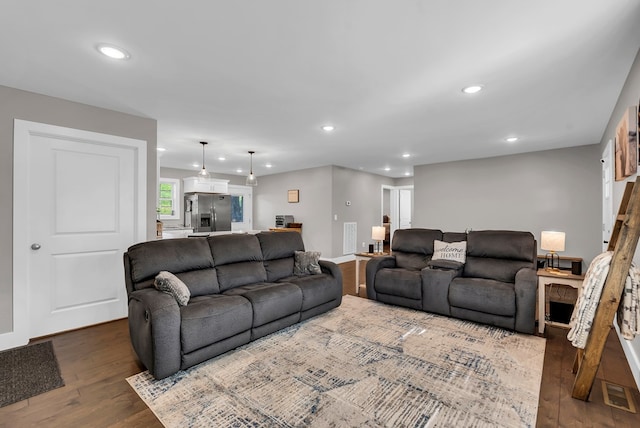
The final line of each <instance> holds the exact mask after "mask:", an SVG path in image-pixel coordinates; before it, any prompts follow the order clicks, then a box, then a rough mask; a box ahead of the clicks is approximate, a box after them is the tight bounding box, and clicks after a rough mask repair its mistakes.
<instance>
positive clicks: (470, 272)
mask: <svg viewBox="0 0 640 428" xmlns="http://www.w3.org/2000/svg"><path fill="white" fill-rule="evenodd" d="M522 268H531V263H529V262H523V261H517V260H505V259H490V258H485V257H470V256H467V262H466V263H465V265H464V273H463V276H465V277H471V278H485V279H495V280H496V281H503V282H512V283H513V282H515V280H516V274H517V273H518V271H519V270H520V269H522Z"/></svg>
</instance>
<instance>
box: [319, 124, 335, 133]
mask: <svg viewBox="0 0 640 428" xmlns="http://www.w3.org/2000/svg"><path fill="white" fill-rule="evenodd" d="M334 129H336V128H335V126H333V125H323V126H322V130H323V131H325V132H331V131H333V130H334Z"/></svg>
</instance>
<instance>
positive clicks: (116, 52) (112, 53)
mask: <svg viewBox="0 0 640 428" xmlns="http://www.w3.org/2000/svg"><path fill="white" fill-rule="evenodd" d="M97 49H98V52H100V53H101V54H102V55H105V56H108V57H109V58H113V59H129V58H131V55H130V54H129V52H127V51H126V50H124V49H122V48H119V47H118V46H114V45H109V44H106V43H100V44H99V45H98V46H97Z"/></svg>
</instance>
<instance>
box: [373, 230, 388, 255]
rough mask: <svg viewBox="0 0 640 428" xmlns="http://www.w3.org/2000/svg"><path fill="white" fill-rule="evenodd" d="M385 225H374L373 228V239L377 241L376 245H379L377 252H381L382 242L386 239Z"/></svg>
mask: <svg viewBox="0 0 640 428" xmlns="http://www.w3.org/2000/svg"><path fill="white" fill-rule="evenodd" d="M384 232H385V230H384V226H373V227H372V228H371V239H373V240H374V241H376V245H377V251H376V253H381V252H382V250H381V248H380V247H381V246H382V245H380V243H381V242H382V241H384Z"/></svg>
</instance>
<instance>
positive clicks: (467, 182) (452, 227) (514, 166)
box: [413, 144, 602, 266]
mask: <svg viewBox="0 0 640 428" xmlns="http://www.w3.org/2000/svg"><path fill="white" fill-rule="evenodd" d="M599 159H600V150H599V146H598V145H597V144H594V145H590V146H580V147H573V148H567V149H559V150H548V151H542V152H535V153H525V154H518V155H512V156H502V157H494V158H487V159H477V160H468V161H460V162H449V163H442V164H435V165H422V166H417V167H415V168H414V175H415V185H414V186H415V187H414V198H415V205H414V207H415V208H414V221H413V225H414V227H427V228H436V229H442V230H444V231H457V232H462V231H464V230H465V229H474V230H481V229H508V230H526V231H529V232H531V233H533V234H534V236H535V237H536V239H537V240H538V245H539V244H540V232H541V231H543V230H559V231H563V232H565V233H566V246H565V251H564V252H563V253H561V255H567V256H574V257H582V258H583V259H584V261H585V266H588V264H589V263H590V262H591V259H593V257H595V256H596V255H597V254H599V253H600V249H601V244H600V241H601V239H600V238H601V235H600V229H601V212H602V208H601V196H600V195H601V187H602V184H601V179H600V162H599ZM540 253H542V254H544V251H540Z"/></svg>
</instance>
